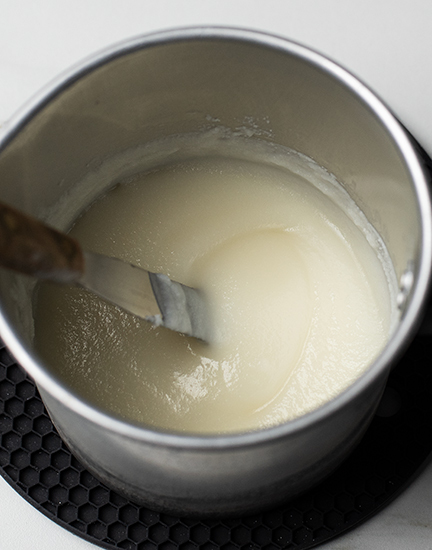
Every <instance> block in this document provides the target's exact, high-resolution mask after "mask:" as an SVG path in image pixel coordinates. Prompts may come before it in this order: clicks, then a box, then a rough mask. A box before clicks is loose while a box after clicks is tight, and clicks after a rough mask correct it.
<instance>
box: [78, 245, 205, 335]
mask: <svg viewBox="0 0 432 550" xmlns="http://www.w3.org/2000/svg"><path fill="white" fill-rule="evenodd" d="M84 260H85V263H84V271H83V273H82V275H81V276H80V278H79V279H78V281H77V284H78V285H80V286H82V287H83V288H85V289H87V290H90V291H91V292H94V293H95V294H97V295H98V296H100V297H101V298H103V299H104V300H108V301H109V302H112V303H113V304H115V305H116V306H118V307H121V308H123V309H124V310H126V311H127V312H129V313H132V314H134V315H137V316H138V317H141V318H142V319H145V320H146V321H149V322H150V323H153V324H154V325H156V326H164V327H167V328H169V329H171V330H174V331H177V332H181V333H182V334H187V335H188V336H193V337H194V338H200V339H201V340H204V341H208V340H209V338H211V334H210V332H211V331H210V326H209V323H208V319H209V315H208V312H207V309H206V307H207V304H206V302H205V299H204V297H203V296H202V295H201V293H200V292H199V291H198V290H196V289H194V288H190V287H188V286H185V285H182V284H181V283H178V282H177V281H172V280H171V279H170V278H169V277H167V276H166V275H163V274H160V273H150V272H148V271H146V270H145V269H143V268H141V267H138V266H135V265H132V264H130V263H127V262H124V261H122V260H119V259H118V258H111V257H109V256H104V255H103V254H96V253H95V252H89V251H84Z"/></svg>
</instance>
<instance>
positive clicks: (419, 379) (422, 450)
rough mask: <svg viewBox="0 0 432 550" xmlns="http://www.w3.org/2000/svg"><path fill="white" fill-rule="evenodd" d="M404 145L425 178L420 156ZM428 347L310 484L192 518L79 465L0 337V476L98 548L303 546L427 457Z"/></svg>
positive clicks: (392, 381) (380, 502)
mask: <svg viewBox="0 0 432 550" xmlns="http://www.w3.org/2000/svg"><path fill="white" fill-rule="evenodd" d="M413 142H414V145H415V146H416V147H417V148H418V150H419V153H420V154H421V155H422V157H423V160H424V166H425V169H426V170H427V171H428V172H429V175H430V174H431V160H430V158H429V157H428V156H427V155H426V153H425V152H424V151H423V150H422V149H421V148H420V146H419V145H418V144H417V143H416V142H415V141H414V140H413ZM431 179H432V178H431ZM431 349H432V335H428V336H417V338H416V339H415V340H414V342H413V343H412V344H411V346H410V348H409V349H408V351H407V353H406V354H405V356H404V357H403V358H402V360H401V361H400V363H399V364H398V365H397V367H396V368H395V369H394V370H393V371H392V373H391V375H390V378H389V381H388V385H387V389H386V391H385V393H384V396H383V399H382V401H381V405H380V407H379V409H378V412H377V414H376V416H375V418H374V420H373V421H372V423H371V425H370V427H369V429H368V431H367V433H366V435H365V436H364V438H363V439H362V441H361V443H360V445H359V446H358V447H357V449H356V450H355V451H354V452H353V453H352V454H351V455H350V456H349V457H348V459H347V460H346V461H345V462H344V463H343V464H342V465H341V466H340V467H339V469H338V470H337V471H336V472H335V473H334V474H332V475H331V476H330V477H329V478H327V479H326V480H325V481H324V482H323V483H321V484H320V485H319V486H317V487H315V488H313V489H312V490H311V491H309V492H308V493H307V494H305V495H303V496H302V497H300V498H297V499H295V500H293V501H291V502H288V503H286V504H285V505H284V506H281V507H278V508H275V509H274V510H269V511H266V512H263V513H262V514H257V515H253V516H247V517H242V518H232V519H226V520H223V521H220V520H203V521H200V520H198V519H185V518H181V519H180V518H177V517H174V516H169V515H167V514H160V513H157V512H154V511H152V510H149V509H147V508H145V507H143V506H138V505H136V504H134V503H133V502H129V501H128V500H126V499H125V498H123V497H121V496H119V495H118V494H117V493H115V492H114V491H112V490H110V489H108V488H107V487H105V486H104V485H103V484H101V483H100V482H99V481H98V480H97V479H95V478H94V477H93V476H92V475H91V474H90V473H89V472H88V471H86V470H85V469H84V468H83V466H81V464H80V463H79V462H78V461H77V460H76V459H75V458H74V457H73V456H72V455H71V453H70V451H69V450H68V449H67V447H66V446H65V445H64V443H63V442H62V440H61V439H60V437H59V435H58V434H57V432H56V430H55V429H54V427H53V425H52V423H51V420H50V418H49V416H48V414H47V413H46V411H45V409H44V406H43V403H42V401H41V399H40V397H39V395H38V392H37V389H36V387H35V385H34V384H33V382H32V381H31V380H30V379H29V378H28V377H27V376H26V374H25V372H24V371H23V370H22V368H21V367H20V366H19V365H17V364H16V363H15V362H14V360H13V359H12V358H11V356H10V355H9V353H8V351H7V350H6V348H5V347H4V346H3V344H2V343H1V342H0V474H1V475H3V477H4V478H5V479H6V481H8V482H9V483H10V485H11V486H12V487H14V488H15V489H16V491H17V492H19V493H20V494H21V495H22V496H23V497H24V498H26V499H27V500H28V501H29V502H30V503H31V504H32V505H33V506H34V507H35V508H37V509H38V510H40V511H41V512H43V513H44V514H45V515H47V516H48V517H49V518H51V519H52V520H54V521H55V522H57V523H59V524H60V525H62V526H63V527H65V528H66V529H68V530H70V531H72V532H73V533H75V534H77V535H78V536H80V537H82V538H85V539H87V540H89V541H90V542H93V543H94V544H96V545H99V546H101V547H103V548H108V549H119V548H122V549H126V550H156V549H157V550H174V549H177V548H178V549H180V550H198V549H200V550H218V549H221V550H258V549H263V550H282V549H285V550H305V549H308V548H312V547H314V546H316V545H318V544H321V543H323V542H325V541H328V540H330V539H332V538H335V537H337V536H338V535H340V534H342V533H344V532H346V531H348V530H349V529H352V528H354V527H355V526H357V525H359V524H360V523H362V522H364V521H366V520H367V519H368V518H370V517H371V516H373V515H374V514H376V513H377V512H378V511H379V510H381V509H382V508H383V507H385V506H386V505H387V504H388V503H389V502H391V501H392V500H393V499H394V498H395V497H396V496H398V495H399V494H400V492H401V491H402V490H403V489H404V488H405V487H407V486H408V485H409V484H410V483H411V481H412V480H413V479H414V478H415V477H416V475H417V474H418V473H419V472H420V471H421V470H422V469H423V467H424V466H425V465H426V464H427V463H428V462H429V461H430V459H431V457H432V437H431V426H432V369H431V360H430V353H431ZM17 529H19V525H17Z"/></svg>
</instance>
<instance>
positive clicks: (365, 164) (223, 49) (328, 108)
mask: <svg viewBox="0 0 432 550" xmlns="http://www.w3.org/2000/svg"><path fill="white" fill-rule="evenodd" d="M52 95H53V96H52V98H51V101H50V102H48V103H46V104H44V105H42V106H40V107H39V108H38V110H37V111H36V112H33V113H31V115H30V116H29V117H28V118H27V120H26V121H25V122H24V123H23V125H22V127H21V128H20V131H19V133H17V134H16V135H15V136H14V137H13V138H12V139H11V140H10V141H9V143H7V144H6V145H5V147H4V150H3V151H1V154H0V199H1V200H4V201H7V202H10V203H12V204H15V205H16V206H18V207H20V208H22V209H25V210H27V211H28V212H30V213H32V214H35V215H38V216H41V217H44V216H45V215H46V212H47V211H48V210H49V209H50V208H51V207H53V206H54V205H55V204H56V203H57V202H58V201H59V200H60V199H61V198H62V197H64V196H65V195H67V194H68V193H69V191H70V190H71V189H72V188H73V186H74V185H75V183H76V182H77V181H79V180H80V179H82V177H83V176H84V175H85V174H86V173H87V172H89V171H92V170H94V169H96V168H97V167H98V166H99V165H100V164H101V163H102V162H103V161H104V159H106V158H109V157H110V156H112V155H114V154H116V153H118V152H120V151H124V150H127V149H128V148H131V147H135V146H137V145H140V144H142V143H146V142H149V141H152V140H155V139H159V138H162V137H165V136H169V135H172V134H179V133H186V132H196V131H199V130H202V129H203V128H209V127H212V126H217V125H220V126H225V127H227V128H231V129H233V130H238V129H243V130H244V129H246V131H248V130H250V134H251V138H250V139H257V138H259V139H265V140H269V141H274V142H275V143H278V144H281V145H284V146H288V147H291V148H293V149H296V150H298V151H300V152H302V153H304V154H306V155H308V156H310V157H312V158H313V159H314V160H316V161H317V162H318V163H319V164H321V165H322V166H324V167H325V168H327V169H328V170H329V171H330V172H333V173H334V174H335V175H336V176H337V177H338V178H339V180H340V181H341V182H343V184H344V185H345V187H346V188H347V190H348V191H349V192H350V194H351V195H352V197H353V198H354V199H355V200H356V201H357V203H358V205H359V206H360V207H361V208H362V209H363V211H364V212H365V214H366V216H367V217H368V218H369V220H370V221H371V222H372V223H373V224H374V226H375V228H376V229H377V230H378V232H379V233H380V234H381V236H382V237H383V239H384V241H385V244H386V246H387V248H388V250H389V252H390V256H391V258H392V260H393V262H394V265H395V269H396V273H397V276H398V277H399V276H400V275H401V273H402V272H403V270H404V269H405V268H406V266H407V263H408V262H409V261H413V260H415V258H416V255H417V253H418V248H419V241H420V226H419V215H418V208H417V204H416V198H415V194H414V191H413V188H412V185H411V181H410V175H409V173H408V170H407V168H406V166H405V164H404V162H403V160H402V158H401V156H400V154H399V152H398V150H397V148H396V146H395V144H394V142H393V140H392V139H391V138H390V137H389V136H388V134H387V132H386V130H385V129H384V128H383V126H382V123H381V121H380V120H378V118H377V116H376V115H375V114H374V113H373V112H372V111H371V110H370V109H369V107H368V106H367V105H366V104H365V103H363V102H362V101H361V100H360V99H358V98H357V97H355V96H354V95H353V94H352V93H351V92H350V91H349V90H347V88H346V87H345V86H344V85H342V83H341V82H339V81H338V80H336V79H334V78H333V77H332V76H329V74H328V73H326V72H325V71H323V70H322V69H321V68H319V67H317V66H315V65H313V64H312V63H311V62H309V61H305V60H304V59H301V58H300V57H298V56H296V55H292V56H287V54H286V52H283V51H278V50H276V51H275V50H274V49H271V48H269V47H263V46H262V45H257V44H254V43H242V42H238V41H235V40H225V41H222V40H219V39H214V38H208V39H205V38H202V39H200V40H197V39H193V40H189V41H184V42H167V43H163V44H155V45H150V46H147V47H145V48H143V49H136V50H131V51H129V52H123V53H121V54H120V55H119V56H117V57H115V58H112V59H111V60H110V61H108V62H107V63H105V64H104V65H102V66H99V67H95V68H94V69H93V70H92V71H83V74H82V75H81V78H78V79H77V78H76V77H74V78H71V79H70V80H69V81H68V82H67V83H66V84H65V85H62V87H61V88H60V89H58V90H56V91H54V92H53V94H52ZM88 196H89V197H91V196H92V195H91V191H90V192H89V195H88ZM402 212H403V216H402V215H401V213H402ZM11 288H12V289H14V291H13V292H12V294H11V293H10V289H11ZM0 292H1V295H2V300H3V302H4V311H5V314H6V315H7V317H8V318H9V320H10V322H11V324H12V326H14V327H16V328H17V330H18V331H20V332H22V331H24V336H25V337H26V338H27V339H28V344H29V345H30V342H31V287H30V285H29V284H28V282H27V281H26V280H25V279H24V278H21V277H18V276H14V275H11V274H9V273H1V280H0ZM17 303H19V307H18V308H17Z"/></svg>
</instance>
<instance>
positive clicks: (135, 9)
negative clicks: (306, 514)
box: [0, 0, 432, 550]
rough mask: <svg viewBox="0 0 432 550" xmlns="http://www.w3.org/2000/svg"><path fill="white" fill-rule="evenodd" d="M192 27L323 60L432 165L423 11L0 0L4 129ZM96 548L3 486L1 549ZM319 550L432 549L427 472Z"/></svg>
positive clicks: (376, 3) (378, 5)
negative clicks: (40, 104)
mask: <svg viewBox="0 0 432 550" xmlns="http://www.w3.org/2000/svg"><path fill="white" fill-rule="evenodd" d="M191 25H228V26H235V27H246V28H252V29H257V30H261V31H266V32H270V33H273V34H278V35H281V36H285V37H287V38H290V39H293V40H295V41H298V42H301V43H303V44H305V45H307V46H310V47H312V48H314V49H317V50H319V51H321V52H322V53H324V54H325V55H327V56H329V57H331V58H333V59H334V60H336V61H338V62H339V63H341V64H342V65H344V66H345V67H346V68H347V69H349V70H350V71H351V72H353V73H354V74H356V75H357V76H358V77H360V78H361V79H362V80H363V81H364V82H365V83H366V84H368V85H369V86H370V87H371V88H372V89H373V90H374V91H375V92H376V93H377V94H378V95H379V96H380V97H381V98H382V99H383V100H384V101H385V102H386V103H387V104H388V105H389V106H390V108H391V109H392V110H393V111H394V113H395V114H396V115H397V116H398V117H399V119H400V120H401V121H402V122H403V123H404V124H405V125H406V126H407V128H408V129H409V130H410V131H411V132H412V133H413V134H414V135H415V136H416V138H417V139H418V140H419V141H420V142H421V143H422V145H423V147H425V149H426V150H427V151H428V153H429V154H432V125H431V122H432V64H431V57H432V2H430V1H429V0H183V1H180V0H73V1H71V0H0V124H1V123H5V124H7V120H8V119H9V118H10V117H11V115H12V114H13V113H14V112H15V111H16V110H17V109H18V108H19V107H20V106H21V105H22V104H23V103H25V102H26V101H27V100H28V99H29V98H30V97H31V96H32V95H33V94H34V93H35V92H36V91H38V90H39V89H40V88H41V87H43V86H44V85H45V84H46V83H47V82H48V81H49V80H51V79H52V78H54V77H55V76H56V75H58V74H59V73H60V72H62V71H63V70H64V69H67V68H68V67H69V66H71V65H72V64H74V63H75V62H77V61H79V60H80V59H82V58H83V57H86V56H87V55H89V54H91V53H93V52H95V51H97V50H99V49H100V48H103V47H105V46H108V45H110V44H112V43H114V42H117V41H119V40H122V39H125V38H128V37H131V36H135V35H138V34H141V33H147V32H151V31H156V30H162V29H167V28H172V27H178V26H191ZM425 435H426V436H427V435H428V434H425ZM429 436H431V437H432V433H431V434H429ZM96 548H97V547H96V546H95V545H93V544H90V543H88V542H86V541H84V540H82V539H80V538H78V537H76V536H75V535H73V534H71V533H69V532H68V531H66V530H65V529H62V528H61V527H59V526H58V525H57V524H55V523H54V522H52V521H51V520H49V519H47V518H46V517H45V516H43V515H42V514H40V513H39V512H37V511H36V510H35V509H34V508H33V507H32V506H31V505H30V504H28V503H27V502H26V501H25V500H24V499H22V498H21V497H20V496H19V495H18V494H17V493H15V491H14V490H13V489H12V488H10V487H9V485H8V484H7V483H6V482H5V481H4V480H3V479H2V478H0V550H15V549H17V550H60V549H61V550H96ZM320 548H323V549H325V550H360V549H362V550H363V549H365V548H366V549H373V550H407V549H410V550H431V549H432V464H430V465H429V466H428V467H427V468H426V470H425V471H424V472H423V474H422V475H421V476H420V477H419V478H418V479H417V481H416V482H415V483H414V484H412V485H411V486H410V487H409V488H408V489H407V490H406V491H405V492H404V493H403V494H402V495H401V496H400V497H399V498H398V499H397V500H396V501H395V502H394V503H393V504H391V505H390V506H388V507H387V508H386V509H385V510H384V511H382V512H381V513H380V514H378V515H377V516H375V517H374V518H373V519H372V520H371V521H369V522H367V523H366V524H364V525H362V526H360V527H359V528H357V529H355V530H354V531H352V532H350V533H348V534H346V535H344V536H342V537H340V538H339V539H337V540H335V541H332V542H330V543H327V544H324V545H322V546H321V547H320Z"/></svg>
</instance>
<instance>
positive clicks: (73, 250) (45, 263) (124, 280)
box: [0, 203, 209, 341]
mask: <svg viewBox="0 0 432 550" xmlns="http://www.w3.org/2000/svg"><path fill="white" fill-rule="evenodd" d="M0 266H1V267H5V268H7V269H12V270H14V271H17V272H19V273H23V274H26V275H30V276H32V277H35V278H37V279H42V280H50V281H54V282H56V283H63V284H72V285H77V286H80V287H83V288H85V289H87V290H89V291H91V292H94V293H95V294H97V295H98V296H100V297H101V298H103V299H105V300H107V301H109V302H112V303H113V304H115V305H116V306H119V307H120V308H122V309H124V310H125V311H127V312H129V313H132V314H134V315H137V316H138V317H141V318H143V319H145V320H147V321H149V322H151V323H153V324H154V325H157V326H164V327H167V328H169V329H171V330H175V331H177V332H180V333H183V334H186V335H188V336H194V337H196V338H199V339H201V340H204V341H208V339H209V327H208V316H207V308H206V303H205V300H204V297H203V295H202V293H201V292H200V291H199V290H196V289H194V288H191V287H188V286H185V285H183V284H181V283H178V282H175V281H172V280H171V279H170V278H169V277H167V276H166V275H163V274H160V273H151V272H149V271H146V270H145V269H142V268H140V267H138V266H135V265H132V264H129V263H127V262H124V261H122V260H119V259H118V258H111V257H109V256H104V255H101V254H96V253H94V252H88V251H84V250H82V248H81V246H80V244H79V242H78V241H77V240H75V239H73V238H72V237H70V236H69V235H66V234H65V233H61V232H60V231H57V230H56V229H53V228H52V227H49V226H48V225H45V224H44V223H42V222H41V221H39V220H37V219H35V218H32V217H30V216H28V215H26V214H24V213H22V212H20V211H19V210H16V209H15V208H12V207H11V206H8V205H6V204H2V203H0Z"/></svg>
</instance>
